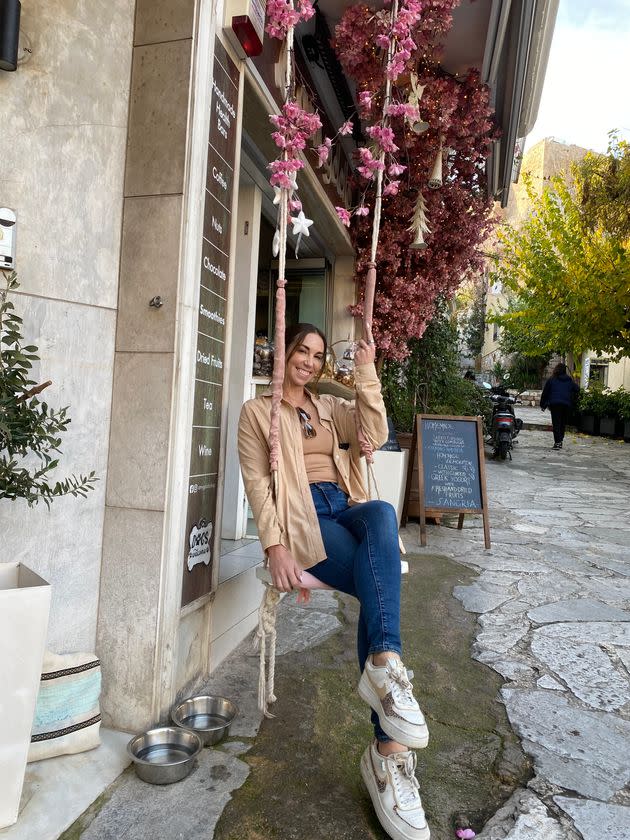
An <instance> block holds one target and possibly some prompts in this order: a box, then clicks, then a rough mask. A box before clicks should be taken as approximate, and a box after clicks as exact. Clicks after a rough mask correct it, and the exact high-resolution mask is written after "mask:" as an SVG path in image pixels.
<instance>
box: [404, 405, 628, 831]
mask: <svg viewBox="0 0 630 840" xmlns="http://www.w3.org/2000/svg"><path fill="white" fill-rule="evenodd" d="M531 412H532V418H533V419H535V417H536V415H535V413H534V410H531ZM538 416H539V417H540V416H541V415H540V412H538ZM542 422H546V420H543V421H542ZM552 442H553V440H552V436H551V434H549V433H548V432H543V431H531V430H525V431H523V432H522V433H521V438H520V440H519V442H518V445H517V446H516V447H515V451H514V459H513V461H511V462H510V461H505V462H501V461H493V460H492V459H490V458H489V459H488V462H487V467H488V478H487V484H488V496H489V501H490V511H491V537H492V547H491V550H489V551H485V550H484V549H483V534H482V531H481V527H480V522H478V521H477V522H472V521H471V522H468V523H467V526H468V527H469V529H470V530H468V531H464V533H463V534H462V533H461V532H458V531H456V530H453V528H452V527H451V528H448V527H437V526H429V527H428V544H427V547H426V548H421V547H420V546H419V529H418V527H417V526H415V525H410V526H408V528H407V529H406V531H405V532H404V541H405V544H406V546H407V548H408V550H409V551H410V552H413V553H418V554H422V553H423V552H431V553H435V552H440V553H443V554H445V555H446V556H448V557H450V558H453V559H454V560H456V561H457V562H459V563H462V564H464V565H466V566H469V567H471V568H473V569H475V570H478V571H479V572H480V574H479V577H478V578H477V579H476V580H475V581H474V582H473V583H472V584H470V585H467V586H458V587H455V589H454V595H455V597H457V598H458V599H459V600H460V601H461V602H462V604H463V606H464V608H465V609H466V610H468V611H471V612H474V613H479V618H478V628H479V629H478V632H477V635H476V640H475V643H474V646H473V656H474V658H475V659H477V660H478V661H480V662H484V663H485V664H487V665H489V666H490V667H491V668H493V669H494V670H495V671H497V672H498V673H499V674H500V675H501V676H502V677H503V679H504V680H505V683H504V686H503V688H502V690H501V696H502V700H503V703H504V704H505V707H506V710H507V714H508V717H509V720H510V722H511V724H512V726H513V728H514V730H515V731H516V733H517V734H518V735H519V737H520V738H521V741H522V744H523V748H524V749H525V751H526V752H527V753H528V754H529V755H530V756H531V757H532V759H533V761H534V767H535V776H534V778H533V779H532V780H531V781H530V783H529V784H528V787H527V789H526V790H519V791H517V792H516V793H515V794H514V796H513V797H512V798H511V799H510V801H509V802H508V803H507V805H506V806H505V807H504V808H502V809H501V810H500V811H499V812H498V813H497V815H496V816H495V817H494V818H493V819H492V820H490V822H489V823H487V824H486V827H485V828H484V830H483V832H482V833H481V834H479V835H478V840H503V838H505V840H574V838H578V837H583V838H584V840H608V838H610V840H629V838H630V681H629V674H630V444H624V443H623V442H620V441H613V440H607V439H603V438H590V437H586V436H578V435H576V434H569V435H568V436H567V438H566V439H565V443H564V449H563V450H561V451H559V452H556V451H553V450H551V448H550V447H551V444H552ZM449 524H451V525H453V524H454V523H449Z"/></svg>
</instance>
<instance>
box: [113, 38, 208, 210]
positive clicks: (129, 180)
mask: <svg viewBox="0 0 630 840" xmlns="http://www.w3.org/2000/svg"><path fill="white" fill-rule="evenodd" d="M191 46H192V40H189V39H186V40H183V41H174V42H170V43H164V44H153V45H149V46H145V47H135V48H134V53H133V69H132V75H131V101H130V106H129V135H128V140H127V166H126V174H125V195H127V196H132V195H159V194H166V193H169V194H173V193H181V192H182V191H183V184H184V165H185V161H186V131H187V127H188V120H187V117H188V95H189V87H190V73H191V68H190V60H191Z"/></svg>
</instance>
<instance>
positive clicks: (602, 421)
mask: <svg viewBox="0 0 630 840" xmlns="http://www.w3.org/2000/svg"><path fill="white" fill-rule="evenodd" d="M616 423H617V418H616V417H606V416H604V417H600V418H599V433H600V435H603V436H604V437H614V436H615V425H616Z"/></svg>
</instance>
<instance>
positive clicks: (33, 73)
mask: <svg viewBox="0 0 630 840" xmlns="http://www.w3.org/2000/svg"><path fill="white" fill-rule="evenodd" d="M21 28H22V30H23V31H24V32H25V33H26V34H27V35H28V37H29V38H30V41H31V44H32V50H33V52H32V57H31V59H30V61H29V62H28V63H27V64H24V65H22V66H20V68H19V70H18V71H17V72H15V73H0V100H1V101H2V115H3V131H2V133H1V135H0V182H2V203H3V204H4V205H6V206H9V207H12V208H14V209H15V210H16V212H17V214H18V235H17V262H16V265H17V268H18V271H19V273H20V276H21V280H22V286H23V288H24V290H25V291H28V292H31V293H33V294H38V295H42V296H47V297H52V298H59V299H65V300H70V301H81V302H83V303H89V304H95V305H98V306H106V307H115V306H116V290H117V282H118V255H119V249H120V219H121V213H122V186H123V173H124V162H125V138H126V129H127V109H128V101H129V74H130V66H131V51H132V46H131V42H132V32H133V29H132V28H133V7H132V4H130V3H129V0H111V2H109V3H106V4H104V3H102V2H101V0H85V2H82V3H78V4H77V3H67V2H65V1H64V0H30V2H29V3H23V4H22V19H21ZM104 68H106V70H107V72H103V71H104Z"/></svg>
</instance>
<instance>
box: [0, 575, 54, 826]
mask: <svg viewBox="0 0 630 840" xmlns="http://www.w3.org/2000/svg"><path fill="white" fill-rule="evenodd" d="M49 609H50V584H48V583H46V581H45V580H43V579H42V578H41V577H40V576H39V575H36V574H35V572H32V571H31V570H30V569H28V568H27V567H26V566H24V565H22V564H21V563H0V675H1V677H0V828H6V827H7V826H9V825H13V823H14V822H15V821H16V820H17V818H18V809H19V806H20V796H21V795H22V784H23V782H24V771H25V768H26V758H27V755H28V748H29V744H30V741H31V728H32V726H33V716H34V714H35V703H36V701H37V692H38V690H39V682H40V677H41V670H42V660H43V658H44V647H45V644H46V633H47V630H48V612H49Z"/></svg>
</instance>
